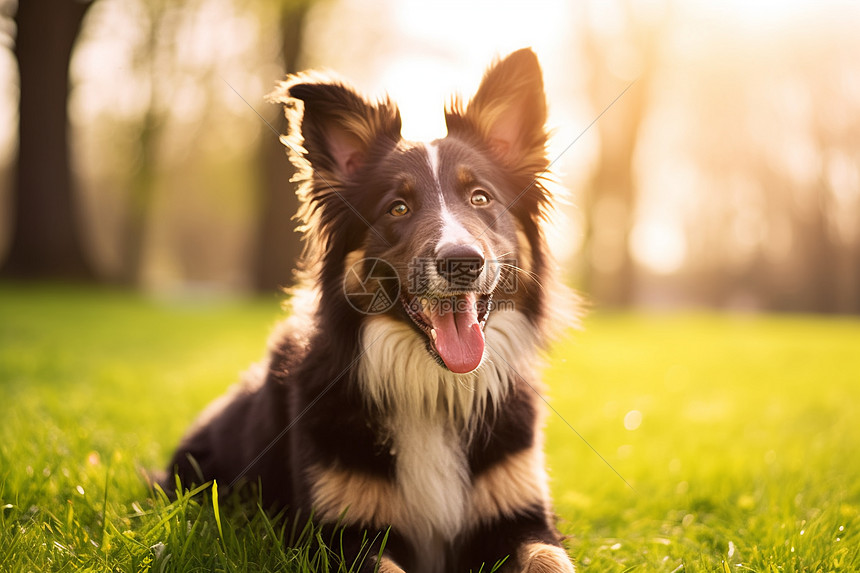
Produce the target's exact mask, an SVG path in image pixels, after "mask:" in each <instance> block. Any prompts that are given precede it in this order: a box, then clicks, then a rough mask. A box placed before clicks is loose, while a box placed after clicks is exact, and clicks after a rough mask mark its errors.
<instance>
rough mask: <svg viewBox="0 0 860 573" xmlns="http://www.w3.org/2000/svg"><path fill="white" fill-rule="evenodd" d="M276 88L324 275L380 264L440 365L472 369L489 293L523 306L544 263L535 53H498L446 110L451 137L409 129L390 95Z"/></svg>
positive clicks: (394, 307) (400, 309) (372, 271)
mask: <svg viewBox="0 0 860 573" xmlns="http://www.w3.org/2000/svg"><path fill="white" fill-rule="evenodd" d="M274 99H275V100H276V101H282V102H284V103H286V104H287V107H288V117H289V118H290V120H291V136H290V137H291V138H292V142H290V141H289V140H288V141H287V144H288V145H290V146H291V147H292V146H296V145H298V144H301V145H302V146H303V147H304V149H305V150H306V153H305V154H304V157H303V158H301V157H300V158H298V164H299V166H300V167H301V168H302V169H304V171H305V177H306V178H307V180H308V181H309V183H308V184H307V185H306V187H305V189H304V191H303V193H302V195H303V199H304V201H305V206H304V210H303V214H302V216H303V217H304V219H305V223H306V225H307V226H308V227H313V228H312V229H310V230H309V237H310V240H311V241H312V244H311V245H310V248H311V250H312V251H313V252H314V253H315V256H316V257H317V258H318V259H319V264H320V265H321V267H322V269H321V271H320V272H321V278H322V280H323V282H325V279H326V276H327V275H331V278H336V277H335V275H338V276H340V277H343V276H344V274H345V273H346V276H347V278H348V277H349V276H352V275H350V273H353V274H354V276H356V277H359V278H358V279H357V280H358V281H359V282H361V283H364V282H365V279H366V278H367V277H368V276H373V277H374V279H375V280H376V281H377V282H376V284H380V285H382V287H383V288H384V289H385V293H386V296H387V298H388V299H389V300H390V302H391V304H390V305H386V307H385V310H384V312H386V313H388V314H390V315H391V316H393V317H396V318H397V319H399V320H402V321H405V322H407V323H408V324H410V325H411V326H412V327H413V329H414V331H415V333H416V336H420V337H422V338H424V339H425V341H426V347H427V350H428V352H429V353H430V354H431V355H432V356H433V357H434V358H436V359H437V361H438V362H439V363H440V365H442V366H444V367H445V368H448V369H449V370H451V371H453V372H457V373H466V372H471V371H472V370H474V369H476V368H477V367H478V366H479V365H480V364H481V362H482V360H483V357H484V354H485V344H484V328H485V326H486V323H487V320H490V319H491V315H492V312H493V307H494V304H499V302H500V300H501V299H502V298H505V299H506V300H507V302H509V303H512V304H516V302H517V301H518V300H519V301H520V302H521V303H522V304H523V306H525V307H528V306H529V305H528V304H525V300H524V297H526V295H527V294H529V293H526V292H520V291H524V290H526V287H527V284H528V282H529V281H528V280H526V281H522V283H523V284H522V285H520V287H521V288H518V287H517V285H518V280H517V278H518V275H520V274H521V273H522V272H523V271H525V272H526V273H528V279H533V278H534V277H535V276H536V273H537V274H539V272H540V271H541V270H542V261H536V260H535V259H536V257H535V256H534V253H536V252H537V251H538V250H542V249H540V247H541V246H542V245H541V244H539V243H541V242H542V237H541V235H540V231H539V226H538V219H539V218H540V216H541V212H542V208H543V207H544V206H545V203H546V201H547V200H548V197H547V193H546V191H545V190H544V188H543V187H542V186H541V185H540V182H539V178H540V176H541V175H543V173H544V171H545V170H546V168H547V161H546V156H545V145H546V132H545V130H544V123H545V120H546V104H545V98H544V94H543V84H542V79H541V73H540V68H539V65H538V63H537V59H536V58H535V56H534V54H533V53H532V52H531V51H529V50H521V51H519V52H515V53H514V54H512V55H510V56H508V57H507V58H505V59H504V60H502V61H500V62H498V63H497V64H495V65H494V66H492V67H491V68H490V69H489V70H488V71H487V73H486V75H485V77H484V79H483V82H482V84H481V86H480V88H479V90H478V92H477V93H476V94H475V96H474V97H473V98H472V99H471V101H470V102H469V104H468V105H467V106H465V107H464V106H462V105H460V104H459V103H458V102H455V103H454V104H453V105H452V106H451V107H450V108H449V109H448V110H447V112H446V119H447V125H448V131H449V133H448V135H447V137H445V138H443V139H439V140H436V141H433V142H429V143H416V142H409V141H405V140H403V139H402V138H401V137H400V116H399V111H398V110H397V108H396V107H395V106H394V105H393V104H392V103H390V102H388V101H382V102H376V103H370V102H368V101H367V100H365V99H364V98H362V97H361V96H359V95H358V94H357V93H356V92H355V91H353V90H351V89H350V88H348V87H346V86H345V85H343V84H342V83H338V82H331V81H328V80H321V79H314V78H312V77H310V76H298V77H294V78H291V79H290V80H288V81H287V82H285V83H283V84H282V85H281V86H280V89H279V90H278V91H277V92H276V94H275V98H274ZM297 101H301V102H302V105H301V106H300V107H301V108H302V109H297V108H296V106H295V103H296V102H297ZM356 266H358V269H357V270H356ZM386 279H391V280H386ZM335 283H336V281H335V280H333V281H332V282H331V284H332V285H334V284H335ZM330 290H331V289H330ZM330 294H332V295H333V296H336V293H333V292H332V293H330ZM531 294H532V295H533V294H534V293H531ZM323 296H324V297H325V296H326V293H325V287H324V292H323ZM341 296H344V295H343V294H341ZM532 310H534V309H532Z"/></svg>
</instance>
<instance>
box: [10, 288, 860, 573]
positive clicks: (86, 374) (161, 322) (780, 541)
mask: <svg viewBox="0 0 860 573" xmlns="http://www.w3.org/2000/svg"><path fill="white" fill-rule="evenodd" d="M279 315H280V312H279V310H278V301H277V300H276V299H275V298H274V297H273V298H272V299H270V300H263V301H255V302H245V303H239V302H233V303H227V302H215V301H202V302H201V301H198V302H194V303H191V302H189V301H185V302H183V303H178V302H165V301H161V302H157V301H152V300H146V299H143V298H141V297H138V296H135V295H130V294H123V293H118V292H112V291H94V290H86V289H76V288H60V287H43V286H33V287H24V286H10V285H0V420H2V421H0V571H6V570H9V571H43V570H54V571H61V570H62V571H84V570H94V571H108V570H117V571H140V570H147V569H151V570H152V571H162V570H164V571H216V570H220V571H244V570H251V571H274V570H287V571H316V570H326V563H327V562H329V561H331V555H330V554H329V553H328V552H327V551H326V550H325V549H324V548H323V546H324V542H325V541H328V540H323V539H320V538H319V535H318V532H315V531H312V530H310V529H307V528H305V527H303V526H302V524H292V523H284V522H283V520H278V519H269V518H268V517H266V516H265V515H264V514H263V513H262V512H260V511H258V510H255V509H254V508H251V509H249V508H247V507H239V506H237V505H236V504H234V503H231V501H230V500H223V499H222V500H220V502H219V509H220V511H215V510H214V509H213V506H212V500H211V498H208V500H207V499H206V498H195V499H190V498H183V499H180V500H179V501H177V502H175V503H173V504H169V503H167V502H166V501H165V500H164V499H163V498H161V497H160V496H159V495H158V494H157V493H153V492H152V491H151V490H149V489H148V488H147V486H146V485H145V482H144V480H143V479H142V477H141V469H142V468H159V467H161V466H162V465H164V463H165V461H166V459H167V457H168V456H169V454H170V452H171V449H172V447H173V446H174V445H175V444H176V442H177V440H178V438H179V436H180V435H181V434H182V432H183V431H184V430H185V429H186V427H187V424H188V423H189V422H190V420H191V419H192V418H193V417H194V416H195V415H196V414H197V413H198V412H199V411H200V409H201V408H202V407H203V406H204V405H205V404H206V403H207V402H208V401H209V400H210V399H211V398H213V397H214V396H216V395H218V394H220V393H221V392H222V391H223V390H224V389H225V388H226V387H227V386H228V385H230V384H231V383H233V382H234V381H235V380H236V378H237V374H238V373H239V372H240V371H241V370H242V369H244V368H245V367H246V366H247V365H248V364H249V363H250V362H251V361H253V360H256V359H258V358H260V357H261V353H262V351H263V349H264V344H265V340H266V337H267V334H268V329H269V328H270V327H271V326H272V325H273V324H274V322H275V321H276V320H277V318H278V316H279ZM545 379H546V382H547V395H548V396H549V398H550V402H551V404H552V405H553V407H554V408H555V409H556V410H557V412H558V414H559V415H560V416H559V415H556V414H555V413H552V412H550V413H549V414H548V418H547V445H546V449H547V453H548V464H549V466H550V468H551V478H552V489H553V495H554V498H555V501H556V510H557V512H558V514H559V515H560V527H561V528H562V530H563V531H564V532H565V533H566V534H567V535H568V536H569V537H568V546H569V549H570V551H571V554H572V555H573V556H574V558H575V559H576V561H577V563H578V565H579V567H580V569H581V570H587V571H631V570H636V571H665V572H667V573H668V572H672V571H719V572H726V571H789V572H790V571H856V570H860V535H858V528H860V419H858V418H860V416H858V415H860V411H858V410H860V321H857V320H846V319H823V318H812V317H736V316H716V315H705V314H702V315H689V314H686V315H663V316H661V315H654V316H650V315H641V314H618V315H607V314H600V313H597V314H595V315H593V316H592V317H590V318H588V319H587V320H586V323H585V330H584V331H582V332H576V333H571V334H570V335H569V336H568V337H567V338H566V339H565V340H564V341H562V342H560V343H559V344H558V345H556V347H555V349H554V351H553V352H552V354H551V356H550V360H549V367H548V368H547V370H546V376H545ZM637 413H638V414H637ZM562 417H563V418H564V419H562ZM637 418H639V419H640V423H639V424H638V425H637V424H636V421H637ZM625 419H626V420H627V425H628V427H629V428H631V429H626V428H625ZM565 420H566V422H565ZM567 423H569V424H570V425H568V424H567ZM571 426H572V428H575V431H574V430H573V429H572V428H571ZM576 432H578V433H579V434H581V435H582V437H584V438H585V440H587V441H588V443H590V445H591V446H593V448H594V449H595V450H596V451H597V452H599V453H600V455H602V456H603V458H605V460H606V462H608V464H611V466H612V468H614V470H613V469H611V468H610V467H609V466H608V465H607V464H606V463H604V461H603V460H602V459H601V458H600V457H599V456H598V455H597V454H596V453H595V452H594V451H593V450H592V449H591V448H590V447H589V446H588V445H586V443H585V442H584V441H583V440H582V439H580V437H579V436H577V434H576ZM615 471H617V472H618V474H620V475H621V476H623V478H624V479H622V478H621V477H619V476H618V475H617V474H616V473H615ZM624 480H626V481H627V482H629V484H630V485H631V486H632V487H628V485H626V484H625V481H624ZM284 537H286V538H292V539H295V540H298V541H299V542H298V544H297V545H298V547H297V548H296V549H289V548H286V547H284V546H283V545H282V544H281V542H280V540H281V539H283V538H284ZM334 545H335V546H336V543H335V544H334Z"/></svg>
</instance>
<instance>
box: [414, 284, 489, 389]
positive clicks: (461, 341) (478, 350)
mask: <svg viewBox="0 0 860 573" xmlns="http://www.w3.org/2000/svg"><path fill="white" fill-rule="evenodd" d="M491 300H492V294H480V293H475V292H467V293H462V294H456V295H450V296H441V295H422V296H412V297H411V298H410V297H408V296H407V295H405V294H401V296H400V302H401V303H402V304H403V308H404V310H405V311H406V314H407V315H409V318H411V319H412V322H414V323H415V326H417V327H418V329H419V330H421V331H422V332H424V334H426V335H427V338H428V341H429V343H430V348H431V350H432V351H433V353H435V355H436V356H438V357H439V358H440V359H441V360H442V362H443V363H444V364H445V366H446V367H447V368H448V369H449V370H451V371H452V372H456V373H458V374H465V373H467V372H471V371H472V370H474V369H475V368H477V367H478V366H479V365H480V364H481V359H482V358H483V356H484V346H485V341H484V326H485V325H486V324H487V317H489V315H490V301H491Z"/></svg>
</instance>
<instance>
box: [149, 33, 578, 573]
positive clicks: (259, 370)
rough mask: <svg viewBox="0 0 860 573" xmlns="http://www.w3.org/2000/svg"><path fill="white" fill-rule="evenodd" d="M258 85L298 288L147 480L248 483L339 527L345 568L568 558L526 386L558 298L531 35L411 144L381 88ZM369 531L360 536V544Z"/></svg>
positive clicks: (313, 76)
mask: <svg viewBox="0 0 860 573" xmlns="http://www.w3.org/2000/svg"><path fill="white" fill-rule="evenodd" d="M270 99H271V101H273V102H275V103H278V104H283V105H284V109H285V113H286V116H287V119H288V125H289V128H288V134H286V135H284V136H282V138H281V139H282V141H283V143H284V144H285V145H286V146H287V147H288V153H289V154H290V155H291V160H292V162H293V163H294V165H295V166H296V172H297V176H296V180H297V181H298V182H299V186H298V191H297V193H298V194H299V198H300V200H301V201H300V203H301V207H300V210H299V213H298V215H297V217H298V219H299V221H300V223H301V227H300V230H301V231H302V232H303V233H304V240H305V251H304V255H303V262H302V265H301V269H300V276H301V280H300V281H299V284H300V286H299V287H297V289H296V292H294V294H293V296H292V297H291V299H290V303H291V305H292V312H291V314H290V317H289V318H288V319H287V320H286V321H285V322H284V323H283V324H282V325H280V326H279V327H278V328H277V329H276V331H275V333H274V334H273V336H272V338H271V341H270V344H269V350H268V356H267V358H266V359H265V360H264V361H263V362H262V363H260V364H258V365H256V366H255V367H253V368H252V369H251V370H250V371H249V372H248V373H247V374H246V376H245V379H244V380H243V382H242V383H241V384H239V385H237V386H236V387H235V388H234V389H233V390H232V391H231V392H230V393H228V395H226V396H225V397H222V398H221V399H219V400H217V401H216V402H215V403H214V404H213V405H212V406H210V407H209V409H208V410H207V411H206V412H204V414H203V415H201V417H200V418H199V419H198V421H197V422H196V423H195V425H194V426H193V427H192V429H191V430H190V431H189V432H188V434H187V435H186V436H185V438H184V439H183V440H182V442H181V444H180V445H179V447H178V449H177V451H176V452H175V454H174V456H173V458H172V460H171V461H170V463H169V465H168V470H169V473H170V474H171V476H174V477H172V478H171V479H168V480H165V482H164V484H163V487H164V489H165V490H168V489H169V488H175V486H176V483H177V482H176V481H175V476H177V475H178V477H179V479H180V480H181V483H182V484H184V485H189V484H193V483H198V484H200V483H204V482H207V481H210V480H217V482H218V484H219V487H221V488H222V490H223V488H224V487H225V486H231V488H232V489H237V488H239V486H240V485H241V484H243V483H244V484H256V485H258V486H259V487H260V496H261V498H262V501H263V503H264V504H265V505H266V506H267V507H268V508H271V509H272V510H274V511H286V513H287V515H290V516H297V515H304V516H313V519H314V520H315V521H316V523H317V524H318V525H319V526H320V527H323V528H326V527H328V528H335V527H337V528H340V527H342V528H343V529H342V537H341V539H342V547H343V551H344V553H345V554H346V555H347V556H350V558H353V557H355V556H358V555H360V554H361V555H365V556H366V559H365V560H364V562H363V565H362V569H361V571H382V572H385V573H394V572H409V573H442V572H452V571H463V572H465V571H469V570H472V571H478V570H479V569H480V568H481V567H484V568H486V569H485V570H489V569H490V568H491V567H492V566H493V565H494V564H498V563H499V562H503V564H502V566H501V569H500V571H510V572H553V573H570V572H572V571H573V570H574V568H573V564H572V562H571V560H570V558H569V557H568V555H567V554H566V552H565V551H564V549H563V548H562V544H561V541H562V538H561V536H560V534H559V532H558V531H557V529H556V527H555V525H554V522H555V517H554V514H553V512H552V509H551V505H550V496H549V490H548V484H547V475H546V472H545V468H544V456H543V452H542V429H541V428H542V419H543V416H542V413H541V408H540V406H541V405H542V403H541V398H540V395H539V394H538V393H537V390H536V388H539V386H538V378H537V376H536V373H535V370H536V362H537V360H538V353H539V351H540V349H541V347H542V346H543V345H544V344H545V343H546V341H547V336H548V333H549V332H550V331H551V325H552V323H553V321H554V320H555V318H556V316H557V313H556V311H555V309H554V307H553V304H552V302H551V292H552V288H551V287H552V277H551V271H550V267H551V264H550V257H549V255H548V250H547V245H546V242H545V238H544V235H543V232H542V230H541V229H542V224H543V222H544V220H545V217H546V214H547V212H548V210H549V209H550V208H551V205H552V193H550V191H548V190H547V186H546V185H545V183H544V182H545V180H546V173H547V169H548V168H549V161H548V159H547V153H546V145H547V131H546V128H545V123H546V115H547V108H546V97H545V94H544V89H543V77H542V71H541V68H540V65H539V62H538V59H537V57H536V56H535V54H534V52H532V51H531V50H530V49H523V50H520V51H517V52H514V53H512V54H510V55H508V56H507V57H505V58H503V59H500V60H497V61H496V62H494V63H493V64H492V65H491V66H490V67H489V68H488V70H487V71H486V73H485V75H484V77H483V79H482V82H481V84H480V87H479V88H478V90H477V92H476V93H475V95H474V96H473V97H472V98H471V99H470V100H469V101H468V102H464V101H463V100H461V99H459V98H454V99H453V100H452V102H451V103H450V104H449V105H448V106H447V108H446V110H445V119H446V124H447V129H448V134H447V136H446V137H444V138H442V139H437V140H435V141H432V142H429V143H418V142H411V141H406V140H404V139H403V138H402V137H401V135H400V131H401V119H400V112H399V110H398V108H397V107H396V105H395V104H394V103H393V102H392V101H390V100H389V99H387V98H385V99H380V100H369V99H367V98H366V97H364V96H362V95H361V94H359V93H358V92H357V91H356V90H354V89H353V88H351V87H350V86H349V85H348V84H347V83H345V82H344V81H341V80H339V79H336V78H334V77H332V76H326V75H321V74H318V73H313V72H308V73H302V74H298V75H293V76H289V77H288V78H287V79H286V81H283V82H281V83H280V84H279V85H278V86H277V88H276V90H275V91H274V92H273V94H272V95H271V96H270ZM380 532H381V534H380ZM386 533H387V541H386V543H385V546H384V551H383V552H382V553H381V554H380V553H379V551H378V550H376V549H373V548H371V549H368V547H367V546H366V545H363V543H364V542H363V541H362V540H368V539H369V540H378V539H381V537H382V535H384V534H386ZM362 551H364V553H362Z"/></svg>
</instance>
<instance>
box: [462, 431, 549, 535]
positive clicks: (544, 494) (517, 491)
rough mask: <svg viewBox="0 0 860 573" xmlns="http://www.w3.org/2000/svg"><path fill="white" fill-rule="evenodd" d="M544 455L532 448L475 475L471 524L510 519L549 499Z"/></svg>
mask: <svg viewBox="0 0 860 573" xmlns="http://www.w3.org/2000/svg"><path fill="white" fill-rule="evenodd" d="M543 461H544V460H543V453H542V452H541V450H540V449H539V448H532V449H529V450H524V451H522V452H519V453H516V454H514V455H512V456H510V457H508V458H507V459H505V460H504V461H501V462H499V463H498V464H496V465H495V466H493V467H491V468H490V469H489V470H487V471H485V472H484V473H482V474H480V475H479V476H477V477H476V478H475V480H474V484H473V486H472V510H473V514H472V516H471V519H472V521H473V524H474V525H477V524H479V523H488V522H490V521H492V520H493V519H495V518H497V517H498V516H500V515H502V516H505V517H512V516H514V515H515V514H517V513H518V512H520V511H522V510H524V509H527V508H530V507H533V506H535V505H539V506H544V505H545V504H546V503H547V502H548V500H549V491H548V488H547V476H546V471H545V470H544V465H543Z"/></svg>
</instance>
